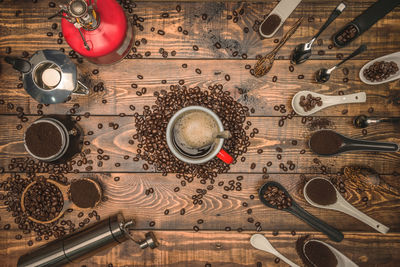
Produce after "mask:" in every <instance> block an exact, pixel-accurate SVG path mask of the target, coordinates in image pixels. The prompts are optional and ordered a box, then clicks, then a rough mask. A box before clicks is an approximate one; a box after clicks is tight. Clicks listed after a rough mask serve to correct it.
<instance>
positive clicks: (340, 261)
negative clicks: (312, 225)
mask: <svg viewBox="0 0 400 267" xmlns="http://www.w3.org/2000/svg"><path fill="white" fill-rule="evenodd" d="M310 242H319V243H321V244H322V245H324V246H326V247H327V248H329V249H330V251H331V252H332V254H333V255H335V257H336V260H337V266H340V267H358V265H357V264H355V263H354V262H353V261H352V260H350V259H349V258H347V257H346V255H344V254H343V253H341V252H340V251H339V250H337V249H336V248H334V247H332V246H331V245H329V244H327V243H325V242H322V241H320V240H315V239H311V240H308V241H307V242H305V243H304V245H303V254H304V256H305V257H306V258H307V259H308V260H309V261H310V262H311V263H313V262H312V261H311V260H310V259H309V258H308V256H307V254H306V251H305V248H306V245H307V244H308V243H310Z"/></svg>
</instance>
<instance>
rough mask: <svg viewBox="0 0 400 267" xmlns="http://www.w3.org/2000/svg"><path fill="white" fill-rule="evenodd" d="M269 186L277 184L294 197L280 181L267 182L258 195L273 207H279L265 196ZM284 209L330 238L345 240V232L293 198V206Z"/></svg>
mask: <svg viewBox="0 0 400 267" xmlns="http://www.w3.org/2000/svg"><path fill="white" fill-rule="evenodd" d="M268 186H276V187H278V188H279V189H280V190H282V191H283V192H285V194H286V196H288V197H290V198H292V197H291V196H290V195H289V193H288V192H287V191H286V189H285V188H284V187H283V186H282V185H281V184H279V183H277V182H268V183H265V184H264V185H263V186H262V187H261V188H260V190H259V192H258V197H259V198H260V200H261V202H262V203H263V204H264V205H266V206H268V207H270V208H273V209H277V207H276V206H274V205H271V204H269V202H268V201H267V200H266V199H265V198H264V192H265V191H266V190H267V187H268ZM282 210H284V211H287V212H289V213H291V214H293V215H295V216H296V217H298V218H299V219H301V220H303V221H304V222H306V223H308V224H309V225H310V226H311V227H313V228H314V229H316V230H318V231H321V232H323V233H324V234H326V235H327V236H328V237H329V239H331V240H332V241H335V242H340V241H342V240H343V233H342V232H340V231H339V230H337V229H335V228H333V227H332V226H330V225H328V224H327V223H325V222H323V221H322V220H320V219H318V218H317V217H314V216H313V215H311V214H310V213H308V212H307V211H305V210H304V209H303V208H302V207H300V206H299V205H298V204H297V203H296V202H295V201H294V199H293V198H292V206H291V207H288V208H285V209H282Z"/></svg>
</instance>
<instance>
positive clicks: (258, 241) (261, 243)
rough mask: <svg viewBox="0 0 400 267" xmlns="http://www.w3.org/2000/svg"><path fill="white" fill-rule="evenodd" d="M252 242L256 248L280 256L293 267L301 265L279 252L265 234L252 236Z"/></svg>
mask: <svg viewBox="0 0 400 267" xmlns="http://www.w3.org/2000/svg"><path fill="white" fill-rule="evenodd" d="M250 244H251V245H252V246H253V247H254V248H256V249H259V250H262V251H266V252H268V253H271V254H273V255H274V256H276V257H278V258H280V259H281V260H283V261H284V262H286V263H287V264H289V265H290V266H292V267H300V266H299V265H297V264H295V263H294V262H292V261H291V260H289V259H288V258H286V257H285V256H283V255H282V254H281V253H279V251H277V250H276V249H275V248H274V247H273V246H272V244H271V243H270V242H269V241H268V239H267V238H266V237H265V236H263V235H260V234H254V235H252V236H251V238H250Z"/></svg>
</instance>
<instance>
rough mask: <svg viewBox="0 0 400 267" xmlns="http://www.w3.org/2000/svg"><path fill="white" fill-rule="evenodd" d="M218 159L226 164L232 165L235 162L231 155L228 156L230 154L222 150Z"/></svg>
mask: <svg viewBox="0 0 400 267" xmlns="http://www.w3.org/2000/svg"><path fill="white" fill-rule="evenodd" d="M217 157H218V158H219V159H220V160H222V161H223V162H225V163H226V164H231V163H232V162H233V158H232V157H231V155H229V154H228V152H226V151H225V150H223V149H221V150H220V151H219V152H218V154H217Z"/></svg>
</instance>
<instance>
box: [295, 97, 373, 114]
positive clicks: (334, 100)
mask: <svg viewBox="0 0 400 267" xmlns="http://www.w3.org/2000/svg"><path fill="white" fill-rule="evenodd" d="M308 94H311V95H312V96H313V97H320V98H321V101H322V105H321V106H318V105H315V107H314V108H313V109H311V110H309V111H305V110H304V108H303V107H302V106H300V98H301V97H302V96H305V97H306V96H307V95H308ZM365 101H367V95H366V93H365V92H360V93H356V94H350V95H338V96H327V95H323V94H318V93H314V92H311V91H300V92H298V93H297V94H295V95H294V96H293V98H292V108H293V110H294V111H295V112H296V113H297V114H299V115H301V116H310V115H311V114H314V113H316V112H318V111H320V110H321V109H324V108H327V107H331V106H336V105H342V104H351V103H364V102H365Z"/></svg>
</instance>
